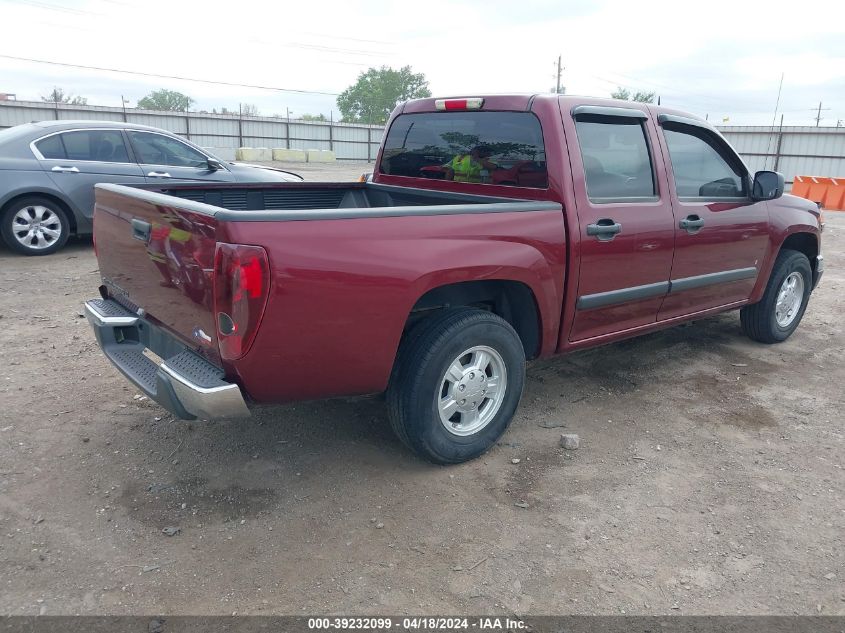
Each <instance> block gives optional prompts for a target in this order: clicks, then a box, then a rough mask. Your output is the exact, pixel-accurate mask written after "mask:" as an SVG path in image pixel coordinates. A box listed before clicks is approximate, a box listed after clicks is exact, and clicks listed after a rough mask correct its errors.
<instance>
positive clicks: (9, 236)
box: [0, 196, 70, 255]
mask: <svg viewBox="0 0 845 633" xmlns="http://www.w3.org/2000/svg"><path fill="white" fill-rule="evenodd" d="M0 234H2V236H3V240H4V241H5V242H6V244H7V245H8V246H9V248H11V249H12V250H14V251H17V252H18V253H22V254H24V255H49V254H50V253H55V252H56V251H57V250H59V249H60V248H61V247H62V246H64V245H65V242H67V239H68V237H69V236H70V223H69V222H68V219H67V215H65V211H64V209H62V208H61V206H59V205H58V204H56V203H55V202H54V201H53V200H50V199H49V198H43V197H41V196H29V197H26V198H21V199H20V200H18V201H16V202H13V203H12V204H11V205H9V206H8V207H7V208H6V211H5V212H4V213H3V214H2V217H0Z"/></svg>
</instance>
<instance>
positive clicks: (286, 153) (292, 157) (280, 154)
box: [273, 147, 308, 163]
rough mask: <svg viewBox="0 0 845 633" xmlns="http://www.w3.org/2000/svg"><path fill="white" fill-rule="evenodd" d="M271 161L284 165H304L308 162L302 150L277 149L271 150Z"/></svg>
mask: <svg viewBox="0 0 845 633" xmlns="http://www.w3.org/2000/svg"><path fill="white" fill-rule="evenodd" d="M273 160H278V161H282V162H285V163H306V162H308V154H307V153H306V152H305V150H302V149H285V148H283V147H277V148H273Z"/></svg>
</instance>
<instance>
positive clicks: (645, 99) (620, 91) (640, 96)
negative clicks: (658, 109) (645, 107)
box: [610, 86, 656, 103]
mask: <svg viewBox="0 0 845 633" xmlns="http://www.w3.org/2000/svg"><path fill="white" fill-rule="evenodd" d="M610 96H611V98H613V99H622V100H623V101H639V102H640V103H654V97H655V96H656V95H655V93H654V92H645V91H644V90H637V91H636V92H635V93H634V94H633V95H632V94H631V91H630V90H628V89H627V88H623V87H622V86H619V87H618V88H617V89H616V90H614V91H613V92H611V93H610Z"/></svg>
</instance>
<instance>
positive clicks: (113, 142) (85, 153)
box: [45, 130, 129, 163]
mask: <svg viewBox="0 0 845 633" xmlns="http://www.w3.org/2000/svg"><path fill="white" fill-rule="evenodd" d="M57 136H59V137H60V138H61V141H62V144H63V145H64V147H65V156H63V157H62V158H66V159H67V160H85V161H96V162H100V163H128V162H129V153H128V152H127V151H126V144H125V143H124V142H123V134H122V133H121V131H120V130H80V131H78V132H64V133H62V134H58V135H57ZM45 158H46V156H45Z"/></svg>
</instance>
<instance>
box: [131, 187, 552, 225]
mask: <svg viewBox="0 0 845 633" xmlns="http://www.w3.org/2000/svg"><path fill="white" fill-rule="evenodd" d="M137 189H139V190H146V191H150V192H155V193H160V194H165V195H168V196H173V197H177V198H183V199H185V200H191V201H194V202H201V203H203V204H207V205H211V206H214V207H218V208H219V209H218V211H217V212H216V213H215V217H216V218H217V219H218V220H224V221H226V220H229V221H244V220H250V219H258V220H262V221H271V220H308V219H321V220H324V219H332V218H355V217H379V216H383V217H390V216H397V215H447V214H456V213H491V212H496V211H513V210H515V209H521V210H525V205H526V204H532V201H528V200H526V201H522V200H514V199H513V198H503V197H495V196H479V195H470V194H462V193H451V192H443V191H431V190H427V189H412V188H409V187H396V186H391V185H378V184H373V183H348V182H342V183H307V182H297V183H270V184H268V183H256V184H246V185H244V184H238V185H232V184H231V183H207V184H206V183H203V185H202V186H197V185H175V186H169V187H162V186H156V185H152V186H150V185H142V186H139V187H137ZM534 204H536V203H534ZM539 204H541V205H544V206H548V203H542V202H541V203H539ZM500 205H505V206H500ZM435 207H443V208H440V209H436V208H435ZM271 211H275V212H279V213H268V212H271ZM250 212H258V213H257V214H255V213H250Z"/></svg>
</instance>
